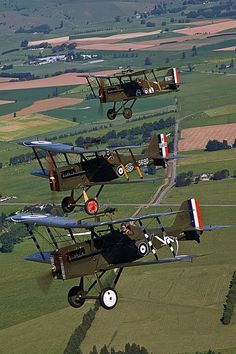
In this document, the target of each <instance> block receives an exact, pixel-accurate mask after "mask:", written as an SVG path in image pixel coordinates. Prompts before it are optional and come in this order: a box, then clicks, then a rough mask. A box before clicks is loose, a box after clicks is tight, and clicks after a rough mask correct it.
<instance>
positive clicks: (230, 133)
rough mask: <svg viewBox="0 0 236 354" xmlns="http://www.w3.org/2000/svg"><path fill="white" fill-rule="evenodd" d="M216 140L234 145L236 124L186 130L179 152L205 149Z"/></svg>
mask: <svg viewBox="0 0 236 354" xmlns="http://www.w3.org/2000/svg"><path fill="white" fill-rule="evenodd" d="M214 139H216V140H218V141H223V140H227V142H228V144H233V143H234V140H235V139H236V123H232V124H220V125H211V126H205V127H198V128H187V129H184V130H182V132H181V140H180V141H179V150H180V151H188V150H197V149H205V147H206V144H207V143H208V141H209V140H214Z"/></svg>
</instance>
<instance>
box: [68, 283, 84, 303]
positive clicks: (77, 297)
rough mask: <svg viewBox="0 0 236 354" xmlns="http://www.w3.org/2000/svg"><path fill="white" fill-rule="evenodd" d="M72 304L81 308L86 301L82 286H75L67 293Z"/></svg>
mask: <svg viewBox="0 0 236 354" xmlns="http://www.w3.org/2000/svg"><path fill="white" fill-rule="evenodd" d="M67 299H68V302H69V304H70V306H72V307H75V308H79V307H81V306H83V304H84V303H85V298H84V291H83V289H82V288H81V287H80V286H73V288H71V289H70V290H69V292H68V295H67Z"/></svg>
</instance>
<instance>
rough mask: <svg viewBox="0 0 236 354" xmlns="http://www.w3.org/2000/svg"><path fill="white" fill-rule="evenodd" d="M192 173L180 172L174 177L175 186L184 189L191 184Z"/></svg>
mask: <svg viewBox="0 0 236 354" xmlns="http://www.w3.org/2000/svg"><path fill="white" fill-rule="evenodd" d="M192 179H193V171H188V172H182V173H180V174H178V176H176V181H175V186H176V187H186V186H189V185H190V184H191V183H192Z"/></svg>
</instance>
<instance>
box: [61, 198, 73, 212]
mask: <svg viewBox="0 0 236 354" xmlns="http://www.w3.org/2000/svg"><path fill="white" fill-rule="evenodd" d="M61 207H62V210H63V211H64V213H71V212H72V211H73V210H74V209H75V200H74V198H73V197H72V196H70V197H65V198H64V199H63V200H62V202H61Z"/></svg>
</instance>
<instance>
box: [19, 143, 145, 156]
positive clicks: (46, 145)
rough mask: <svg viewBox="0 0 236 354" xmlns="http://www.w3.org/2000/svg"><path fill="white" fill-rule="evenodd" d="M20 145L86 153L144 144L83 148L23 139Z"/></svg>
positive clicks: (125, 148)
mask: <svg viewBox="0 0 236 354" xmlns="http://www.w3.org/2000/svg"><path fill="white" fill-rule="evenodd" d="M19 144H20V145H24V146H29V147H31V148H37V149H41V150H45V151H51V152H54V153H62V154H86V153H98V152H106V151H108V150H109V151H118V150H128V149H133V148H143V147H145V145H127V146H112V147H109V148H103V149H91V150H90V149H84V148H81V147H78V146H73V145H67V144H60V143H52V142H51V141H45V140H25V141H23V142H20V143H19Z"/></svg>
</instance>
